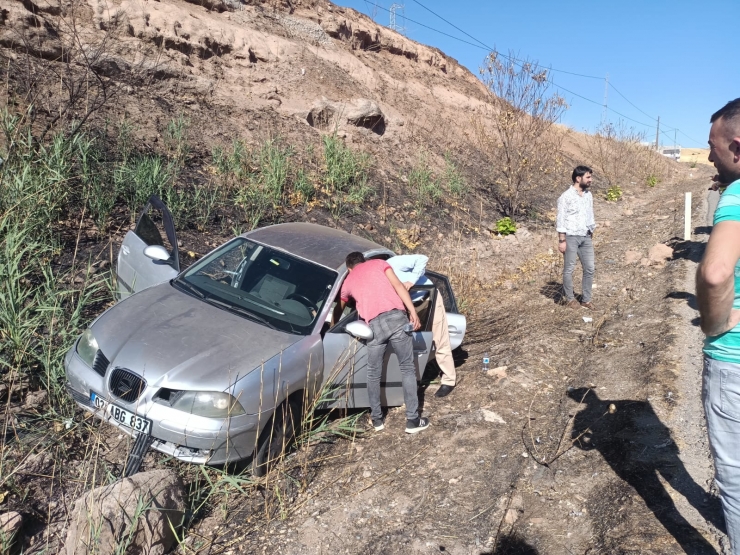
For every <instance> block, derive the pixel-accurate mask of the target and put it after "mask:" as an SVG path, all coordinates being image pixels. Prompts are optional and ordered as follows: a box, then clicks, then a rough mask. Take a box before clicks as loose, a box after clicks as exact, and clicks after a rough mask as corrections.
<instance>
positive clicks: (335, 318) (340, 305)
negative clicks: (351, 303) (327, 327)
mask: <svg viewBox="0 0 740 555" xmlns="http://www.w3.org/2000/svg"><path fill="white" fill-rule="evenodd" d="M346 304H347V303H346V302H345V301H343V300H342V299H339V300H337V304H335V305H334V313H333V314H332V316H331V325H332V326H333V325H335V324H336V323H337V322H339V319H340V318H341V317H342V312H344V307H345V305H346Z"/></svg>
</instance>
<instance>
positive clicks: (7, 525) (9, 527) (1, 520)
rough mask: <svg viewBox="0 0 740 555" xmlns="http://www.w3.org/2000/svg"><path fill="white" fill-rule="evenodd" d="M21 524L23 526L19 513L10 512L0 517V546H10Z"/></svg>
mask: <svg viewBox="0 0 740 555" xmlns="http://www.w3.org/2000/svg"><path fill="white" fill-rule="evenodd" d="M21 524H23V517H22V516H21V514H20V513H16V512H15V511H10V512H7V513H5V514H2V515H0V534H2V539H3V541H2V544H3V545H4V546H10V545H12V543H13V536H15V535H16V534H17V533H18V530H20V528H21Z"/></svg>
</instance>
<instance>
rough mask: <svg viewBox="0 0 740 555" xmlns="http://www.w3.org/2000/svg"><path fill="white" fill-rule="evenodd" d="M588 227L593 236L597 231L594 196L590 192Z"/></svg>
mask: <svg viewBox="0 0 740 555" xmlns="http://www.w3.org/2000/svg"><path fill="white" fill-rule="evenodd" d="M586 225H587V226H588V229H589V231H590V232H591V235H593V234H594V231H596V218H595V217H594V195H593V193H591V192H590V191H589V193H588V213H587V214H586Z"/></svg>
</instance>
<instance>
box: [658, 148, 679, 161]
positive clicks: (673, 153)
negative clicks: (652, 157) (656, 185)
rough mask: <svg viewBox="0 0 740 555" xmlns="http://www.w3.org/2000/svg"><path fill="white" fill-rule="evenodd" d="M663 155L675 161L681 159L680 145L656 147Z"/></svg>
mask: <svg viewBox="0 0 740 555" xmlns="http://www.w3.org/2000/svg"><path fill="white" fill-rule="evenodd" d="M658 152H660V153H661V154H662V155H663V156H667V157H668V158H673V159H674V160H675V161H676V162H679V161H680V160H681V147H680V146H662V147H660V148H659V149H658Z"/></svg>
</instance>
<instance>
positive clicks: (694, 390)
mask: <svg viewBox="0 0 740 555" xmlns="http://www.w3.org/2000/svg"><path fill="white" fill-rule="evenodd" d="M692 173H693V175H694V177H693V178H689V177H688V174H689V171H688V170H687V172H686V174H687V175H686V179H685V180H683V181H682V182H681V184H680V186H676V187H673V188H668V187H657V188H654V189H643V190H640V191H634V193H633V194H629V195H627V197H626V198H625V200H624V201H621V202H619V203H606V202H604V201H601V202H598V201H597V206H596V211H597V215H598V216H597V217H598V221H599V223H600V224H601V227H600V229H599V230H598V233H597V235H596V254H597V277H596V285H597V286H596V289H595V296H594V302H595V303H596V304H597V309H596V310H595V311H593V312H590V311H587V310H585V309H584V310H581V311H573V310H569V309H566V308H564V307H562V306H559V305H558V304H557V303H556V300H557V296H558V286H557V282H558V281H559V277H558V273H559V266H556V267H554V268H552V267H551V268H550V269H545V270H543V269H542V268H543V267H546V266H544V265H539V267H538V266H537V265H535V264H530V265H529V266H527V264H524V265H523V269H524V271H520V274H519V275H520V279H518V280H517V281H515V282H513V283H509V284H508V285H507V286H504V287H495V288H492V289H490V290H489V291H488V297H489V298H488V300H487V301H486V305H485V308H484V309H482V310H479V311H478V313H477V317H475V318H473V319H472V320H471V322H470V332H469V336H468V340H467V342H466V344H465V345H464V347H463V350H464V355H465V357H466V358H465V360H461V361H460V362H461V364H460V367H459V375H460V376H461V380H460V384H459V386H458V387H457V388H456V390H455V391H454V392H453V394H452V395H450V396H449V397H448V398H446V399H444V400H439V399H436V398H435V397H434V396H433V395H432V393H433V390H434V386H431V387H430V388H429V389H428V390H427V391H426V392H425V393H424V399H425V408H424V410H425V413H426V414H428V415H429V416H430V417H431V419H432V427H431V428H430V429H429V430H428V431H427V432H425V433H423V434H420V435H419V436H415V437H409V436H407V435H406V434H404V433H403V415H402V412H400V411H399V410H397V409H396V410H392V411H391V413H390V418H389V419H388V421H387V425H386V430H385V431H384V432H382V433H378V434H375V433H372V432H368V433H367V434H366V435H365V436H363V437H361V438H359V439H357V440H356V442H355V443H354V445H353V446H352V447H350V448H349V449H348V450H346V449H345V448H344V447H342V446H339V447H338V449H339V450H342V449H345V451H343V452H344V453H345V454H344V455H343V456H340V457H339V458H337V459H336V460H335V462H334V463H331V464H328V465H327V466H326V467H324V468H323V469H322V470H321V471H320V472H319V474H318V475H317V477H316V479H315V480H314V481H313V483H312V485H311V486H310V489H309V490H308V491H306V492H304V493H303V494H301V495H299V496H298V498H297V506H298V507H299V508H298V509H297V510H296V511H295V512H293V513H291V514H290V515H289V516H287V518H285V519H284V520H274V521H272V522H271V523H270V524H269V525H267V526H266V527H265V528H264V529H262V530H261V531H258V532H254V533H252V534H250V535H248V536H246V537H245V536H241V535H240V534H239V524H238V522H237V521H228V520H227V521H226V522H221V523H220V524H219V525H220V526H225V527H226V528H227V530H229V533H227V534H226V535H227V536H231V537H232V538H237V537H239V538H240V539H239V541H238V542H236V543H235V544H232V549H233V550H234V552H239V553H306V554H309V553H311V554H312V553H399V554H400V553H419V554H422V553H424V554H426V553H429V554H431V553H439V552H446V553H454V554H471V553H476V554H479V553H491V552H495V553H531V554H535V553H540V554H561V553H562V554H569V553H654V554H656V555H657V554H670V553H676V554H678V553H683V552H687V553H707V554H709V553H720V552H721V551H720V547H719V536H720V535H719V534H718V532H717V529H716V528H715V526H714V525H715V524H718V525H720V526H721V524H719V523H720V522H721V511H720V510H719V507H718V502H717V499H716V497H714V496H713V495H712V493H711V491H710V490H711V477H712V468H711V459H710V456H709V452H708V447H707V442H706V431H705V428H704V424H703V415H702V409H701V405H700V399H699V396H700V369H701V363H700V345H701V333H700V331H699V329H698V327H697V313H696V310H695V302H694V296H693V272H694V270H695V265H696V262H697V261H698V259H699V258H700V256H701V252H702V249H703V241H705V239H706V234H705V231H706V228H705V227H704V215H705V206H704V202H703V198H704V193H705V191H706V185H707V183H708V179H707V177H708V175H709V174H708V173H707V175H706V176H705V175H704V174H701V175H700V176H699V177H696V171H695V170H694V171H693V172H692ZM684 191H692V192H693V194H694V198H695V199H699V201H698V202H696V203H695V206H694V210H693V213H694V218H695V221H696V222H698V223H699V224H700V225H698V226H696V227H695V229H694V235H693V239H692V241H690V242H684V241H682V240H681V239H680V236H681V235H682V234H683V231H682V230H683V193H684ZM656 244H663V245H668V246H670V247H671V248H672V254H670V255H669V256H668V258H667V259H665V260H662V261H660V260H659V258H660V257H659V256H656V255H655V254H654V253H653V254H654V256H653V258H654V259H656V260H659V261H654V262H650V259H649V251H650V249H651V248H652V247H654V246H655V245H656ZM634 253H639V255H635V254H634ZM539 254H540V256H543V255H546V254H547V253H546V252H544V253H539ZM531 258H532V259H533V260H534V259H537V253H533V256H532V257H531ZM528 268H531V270H530V269H528ZM584 317H585V318H591V319H592V321H589V322H587V321H585V320H584ZM484 350H487V351H489V352H490V353H491V354H492V357H493V359H494V361H495V366H497V367H501V366H505V367H506V368H505V369H499V370H497V371H496V372H492V374H495V375H493V376H488V375H485V374H483V373H482V372H481V371H480V359H481V356H482V353H483V351H484ZM569 388H571V389H569ZM571 444H572V447H571ZM543 460H544V461H546V463H547V464H542V463H541V462H538V461H543ZM214 524H215V522H213V521H210V519H209V522H208V523H207V525H209V526H213V525H214ZM221 531H222V532H223V528H222V529H221ZM236 545H239V547H238V548H236ZM217 552H220V551H219V550H218V547H216V546H215V545H214V551H213V553H217Z"/></svg>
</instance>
